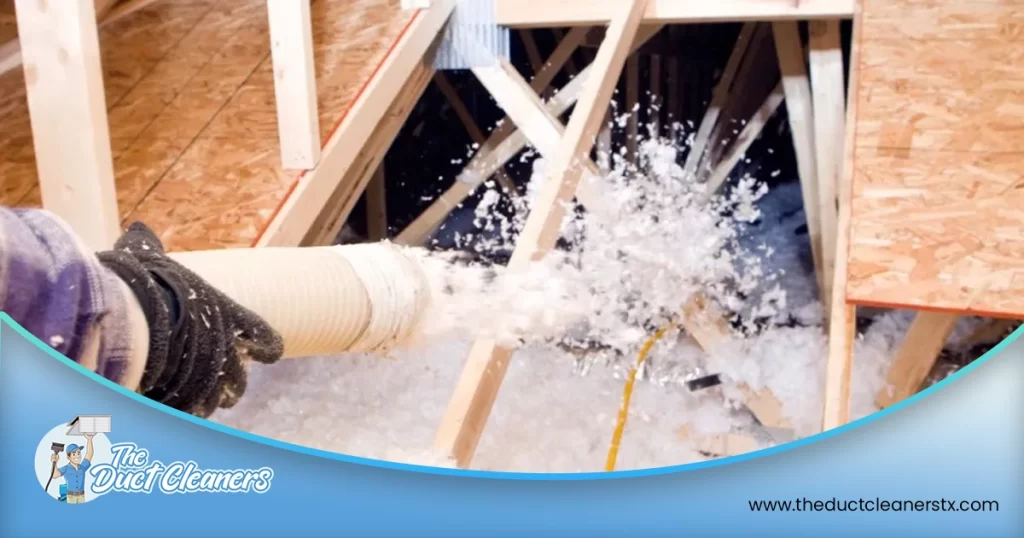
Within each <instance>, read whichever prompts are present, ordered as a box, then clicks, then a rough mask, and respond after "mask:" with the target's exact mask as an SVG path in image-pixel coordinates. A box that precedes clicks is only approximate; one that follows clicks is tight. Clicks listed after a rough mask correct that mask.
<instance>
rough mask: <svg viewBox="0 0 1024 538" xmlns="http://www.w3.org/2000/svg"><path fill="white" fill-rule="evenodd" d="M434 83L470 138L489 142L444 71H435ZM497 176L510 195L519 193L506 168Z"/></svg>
mask: <svg viewBox="0 0 1024 538" xmlns="http://www.w3.org/2000/svg"><path fill="white" fill-rule="evenodd" d="M434 84H437V87H438V88H439V89H440V90H441V93H443V94H444V95H445V97H446V98H447V99H448V104H449V105H451V107H452V110H454V111H455V115H456V116H458V118H459V121H460V122H462V126H463V127H464V128H465V129H466V132H467V133H469V138H470V139H471V140H473V142H475V143H477V144H479V145H480V146H481V147H482V146H483V145H484V144H486V143H487V138H486V137H485V136H484V133H483V132H482V131H481V130H480V127H479V126H477V124H476V121H474V120H473V114H471V113H470V112H469V109H468V108H466V103H464V102H463V101H462V98H461V97H459V92H457V91H455V88H454V87H453V86H452V85H451V83H450V82H448V78H447V77H445V76H444V74H443V73H434ZM495 176H497V178H498V183H501V186H502V187H504V188H505V190H506V191H507V192H508V193H509V196H515V195H516V194H517V192H518V191H517V190H516V184H515V182H514V181H512V178H510V177H508V174H506V173H505V171H504V170H501V169H499V170H498V171H497V172H495Z"/></svg>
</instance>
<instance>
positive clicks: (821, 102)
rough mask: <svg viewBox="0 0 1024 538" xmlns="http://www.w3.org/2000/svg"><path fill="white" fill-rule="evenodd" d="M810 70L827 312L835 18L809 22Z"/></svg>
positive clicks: (833, 221)
mask: <svg viewBox="0 0 1024 538" xmlns="http://www.w3.org/2000/svg"><path fill="white" fill-rule="evenodd" d="M809 29H810V45H811V50H810V65H811V67H810V71H811V90H812V97H813V102H814V147H815V150H816V152H817V154H816V163H817V165H818V195H819V201H818V214H819V217H820V221H821V273H822V288H821V292H820V297H821V298H822V305H823V308H822V311H823V312H825V313H826V315H828V313H829V312H830V309H829V304H830V303H831V301H832V279H833V274H834V273H835V269H836V236H837V233H838V232H837V228H836V227H837V226H838V219H839V200H838V198H837V193H836V191H837V189H838V188H839V176H840V175H841V174H842V168H843V157H842V155H843V149H842V148H843V136H844V135H845V134H846V127H845V126H844V116H845V114H846V100H845V95H844V93H845V91H844V87H843V85H844V84H845V76H844V73H843V48H842V45H841V44H840V42H839V21H838V20H830V21H829V20H822V21H811V22H810V24H809Z"/></svg>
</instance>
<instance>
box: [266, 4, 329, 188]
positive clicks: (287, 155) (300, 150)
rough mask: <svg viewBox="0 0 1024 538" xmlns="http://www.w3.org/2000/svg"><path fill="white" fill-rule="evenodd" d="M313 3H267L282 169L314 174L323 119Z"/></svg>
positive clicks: (318, 156)
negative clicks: (318, 98)
mask: <svg viewBox="0 0 1024 538" xmlns="http://www.w3.org/2000/svg"><path fill="white" fill-rule="evenodd" d="M309 2H310V0H267V16H268V18H269V20H270V52H271V61H272V63H273V66H274V98H275V99H276V100H277V105H276V109H277V132H278V145H279V149H280V152H281V167H282V168H284V169H285V170H289V169H292V170H309V169H310V168H313V167H314V166H316V163H317V161H319V160H320V116H319V114H318V112H317V110H318V109H317V101H316V66H315V65H314V64H313V30H312V26H311V23H310V15H309Z"/></svg>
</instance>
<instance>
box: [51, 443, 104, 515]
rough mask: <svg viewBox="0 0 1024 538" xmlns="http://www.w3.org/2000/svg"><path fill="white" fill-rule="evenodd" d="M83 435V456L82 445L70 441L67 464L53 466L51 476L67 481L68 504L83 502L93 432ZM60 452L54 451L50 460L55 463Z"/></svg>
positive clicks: (91, 453) (90, 457) (91, 452)
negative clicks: (83, 452)
mask: <svg viewBox="0 0 1024 538" xmlns="http://www.w3.org/2000/svg"><path fill="white" fill-rule="evenodd" d="M83 435H85V439H86V441H85V457H84V458H83V457H82V447H80V446H78V445H76V444H74V443H72V444H70V445H68V446H67V449H66V450H67V455H68V464H67V465H65V466H63V467H55V468H54V470H53V476H52V478H60V477H64V481H65V482H67V488H68V491H67V502H68V504H83V503H84V502H85V472H86V471H87V470H88V469H89V466H90V465H92V455H93V451H92V438H93V434H91V433H86V434H83ZM59 458H60V454H58V453H56V452H54V454H53V456H52V457H51V458H50V461H52V462H53V463H54V465H56V463H57V460H58V459H59Z"/></svg>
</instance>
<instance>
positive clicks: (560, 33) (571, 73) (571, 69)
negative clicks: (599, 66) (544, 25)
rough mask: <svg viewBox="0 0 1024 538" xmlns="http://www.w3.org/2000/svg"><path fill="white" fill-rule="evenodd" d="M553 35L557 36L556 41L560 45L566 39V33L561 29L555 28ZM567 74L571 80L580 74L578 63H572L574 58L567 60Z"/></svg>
mask: <svg viewBox="0 0 1024 538" xmlns="http://www.w3.org/2000/svg"><path fill="white" fill-rule="evenodd" d="M577 28H581V27H577ZM575 29H576V28H573V30H575ZM573 30H569V31H570V32H571V31H573ZM551 33H552V34H554V36H555V41H557V42H559V43H560V42H561V41H562V39H563V38H564V37H565V32H563V31H562V30H561V29H559V28H553V29H552V30H551ZM565 72H566V73H569V78H572V77H575V76H576V75H577V74H578V73H579V70H578V69H576V63H575V62H573V61H572V58H570V59H569V60H567V61H566V62H565Z"/></svg>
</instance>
